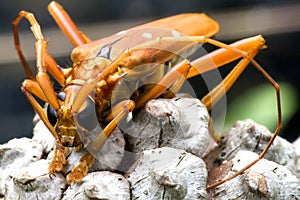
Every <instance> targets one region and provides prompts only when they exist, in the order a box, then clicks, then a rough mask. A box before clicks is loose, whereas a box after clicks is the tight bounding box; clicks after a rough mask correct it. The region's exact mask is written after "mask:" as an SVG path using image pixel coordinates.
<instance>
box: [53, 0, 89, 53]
mask: <svg viewBox="0 0 300 200" xmlns="http://www.w3.org/2000/svg"><path fill="white" fill-rule="evenodd" d="M48 10H49V12H50V14H51V15H52V17H53V19H54V20H55V22H56V23H57V25H58V26H59V27H60V29H61V30H62V31H63V33H64V34H65V35H66V36H67V38H68V39H69V40H70V41H71V43H72V44H73V45H74V46H75V47H77V46H80V45H83V44H86V43H89V42H90V39H89V38H88V37H87V36H85V35H84V34H83V33H82V32H81V31H80V30H79V29H78V27H77V26H76V24H75V23H74V21H73V20H72V19H71V17H70V16H69V15H68V13H67V12H66V11H65V10H64V9H63V7H62V6H61V5H59V4H58V3H57V2H55V1H52V2H51V3H50V4H49V6H48Z"/></svg>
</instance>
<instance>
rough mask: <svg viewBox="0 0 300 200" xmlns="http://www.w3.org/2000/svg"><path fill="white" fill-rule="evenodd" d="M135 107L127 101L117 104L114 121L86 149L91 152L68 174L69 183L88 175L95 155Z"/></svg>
mask: <svg viewBox="0 0 300 200" xmlns="http://www.w3.org/2000/svg"><path fill="white" fill-rule="evenodd" d="M134 107H135V105H134V102H133V101H131V100H125V101H122V102H120V103H119V104H117V105H116V106H115V107H114V108H113V109H112V112H111V116H110V118H112V119H111V121H110V123H109V124H108V125H107V126H106V127H105V128H104V129H103V130H102V132H101V133H100V134H99V135H98V136H97V138H96V139H95V140H93V142H92V143H90V144H89V145H88V146H87V147H86V148H87V150H88V151H89V152H88V153H86V154H85V155H84V156H82V157H81V159H80V163H79V164H78V165H77V166H76V167H74V168H73V169H72V170H71V172H70V173H69V174H68V176H67V182H68V183H72V182H75V183H77V182H80V181H81V180H82V178H83V177H84V176H85V175H86V174H87V172H88V170H89V168H91V167H92V165H93V163H94V160H95V157H94V155H95V154H97V152H99V150H100V149H101V148H102V147H103V145H104V144H105V142H106V141H107V139H108V138H109V137H110V135H111V134H112V133H113V131H114V130H115V128H116V127H117V125H118V123H120V121H121V120H123V119H124V118H125V116H126V115H127V114H128V113H129V112H132V111H133V110H134ZM109 120H110V119H109Z"/></svg>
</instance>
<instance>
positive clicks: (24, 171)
mask: <svg viewBox="0 0 300 200" xmlns="http://www.w3.org/2000/svg"><path fill="white" fill-rule="evenodd" d="M48 165H49V162H48V161H46V160H39V161H36V162H32V163H30V164H29V165H28V166H26V167H23V168H21V169H20V171H16V172H15V173H14V174H11V175H10V176H9V178H8V180H7V181H6V186H7V187H6V195H5V198H6V199H57V200H58V199H61V197H62V194H63V191H64V190H65V187H66V181H65V178H64V177H63V176H62V175H61V174H53V175H51V176H50V175H49V173H48V171H47V167H48Z"/></svg>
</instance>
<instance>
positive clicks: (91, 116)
mask: <svg viewBox="0 0 300 200" xmlns="http://www.w3.org/2000/svg"><path fill="white" fill-rule="evenodd" d="M77 122H78V124H79V125H80V126H82V127H83V128H85V129H86V130H89V131H91V130H93V129H94V128H96V127H97V125H98V124H99V123H98V119H97V115H96V110H95V104H94V102H93V101H92V100H91V99H90V98H87V99H86V105H85V108H84V109H83V110H82V111H81V112H80V113H78V115H77Z"/></svg>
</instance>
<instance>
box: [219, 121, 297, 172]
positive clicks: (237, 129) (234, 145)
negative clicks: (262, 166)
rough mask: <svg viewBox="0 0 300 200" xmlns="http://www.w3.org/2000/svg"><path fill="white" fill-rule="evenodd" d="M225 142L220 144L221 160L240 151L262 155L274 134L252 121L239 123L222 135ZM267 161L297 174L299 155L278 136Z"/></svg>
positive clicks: (229, 157)
mask: <svg viewBox="0 0 300 200" xmlns="http://www.w3.org/2000/svg"><path fill="white" fill-rule="evenodd" d="M222 136H223V141H222V142H221V144H220V147H219V148H221V149H222V152H221V153H220V156H219V158H218V159H219V160H221V162H222V161H224V160H225V161H226V160H230V159H232V158H233V157H234V156H235V155H236V153H237V152H238V151H239V150H248V151H252V152H255V153H257V154H260V153H261V152H262V151H263V149H264V148H265V147H266V145H267V143H268V142H269V140H270V138H271V136H272V134H271V132H270V131H269V130H268V129H267V128H266V127H265V126H263V125H259V124H257V123H255V122H253V121H252V120H245V121H237V122H236V123H235V124H234V125H233V127H232V128H231V129H230V130H228V131H227V132H225V133H223V134H222ZM264 158H266V159H268V160H270V161H274V162H276V163H278V164H281V165H283V166H286V167H287V169H289V170H291V171H292V172H293V173H294V174H297V170H296V165H297V159H298V155H297V153H296V150H295V148H294V146H293V145H292V144H291V143H289V142H288V141H286V140H285V139H283V138H281V137H279V136H277V137H276V139H275V141H274V142H273V144H272V146H271V147H270V149H269V150H268V152H267V154H266V155H265V157H264Z"/></svg>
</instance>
